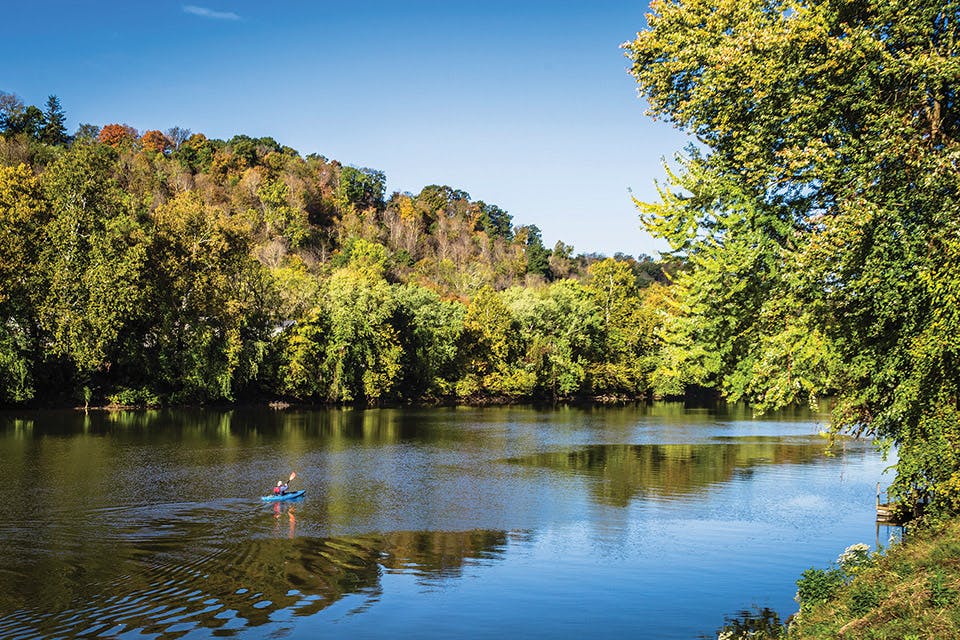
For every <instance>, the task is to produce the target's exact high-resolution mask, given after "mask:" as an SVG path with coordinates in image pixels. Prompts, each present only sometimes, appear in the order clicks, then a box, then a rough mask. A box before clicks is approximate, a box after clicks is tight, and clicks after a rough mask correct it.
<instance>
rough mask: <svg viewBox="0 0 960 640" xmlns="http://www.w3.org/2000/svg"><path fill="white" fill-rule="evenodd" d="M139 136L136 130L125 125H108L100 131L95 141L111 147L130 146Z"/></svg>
mask: <svg viewBox="0 0 960 640" xmlns="http://www.w3.org/2000/svg"><path fill="white" fill-rule="evenodd" d="M138 136H139V134H138V133H137V130H136V129H134V128H133V127H131V126H130V125H127V124H108V125H104V126H103V127H102V128H101V129H100V133H99V134H98V135H97V140H98V141H99V142H102V143H103V144H105V145H109V146H111V147H121V146H125V145H127V146H129V145H132V144H133V142H134V141H135V140H136V139H137V137H138Z"/></svg>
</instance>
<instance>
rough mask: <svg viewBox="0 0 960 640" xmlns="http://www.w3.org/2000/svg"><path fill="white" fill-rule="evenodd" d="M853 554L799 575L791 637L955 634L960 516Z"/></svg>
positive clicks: (959, 634)
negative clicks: (874, 549) (883, 548)
mask: <svg viewBox="0 0 960 640" xmlns="http://www.w3.org/2000/svg"><path fill="white" fill-rule="evenodd" d="M856 555H857V554H856V553H855V552H854V553H853V554H850V553H849V550H848V553H845V554H844V556H847V558H846V559H844V556H841V558H840V559H838V562H837V564H836V565H835V566H834V567H832V568H831V569H827V570H812V571H807V572H805V573H804V575H803V577H802V578H801V579H800V581H799V583H798V587H799V593H800V600H801V603H800V604H801V606H800V609H801V610H800V613H799V614H798V615H797V616H795V617H794V619H793V620H792V621H791V624H790V626H789V632H788V634H787V637H788V638H790V639H801V638H870V639H880V638H889V639H891V640H892V639H894V638H896V639H902V640H907V639H916V640H920V639H931V640H932V639H934V638H936V639H938V640H946V639H948V638H960V519H955V520H952V521H949V522H946V523H940V524H937V525H928V526H926V527H924V528H918V529H917V530H915V531H911V532H910V534H909V535H908V536H907V538H906V539H905V541H904V542H902V543H899V544H895V545H893V546H891V547H890V548H889V549H887V550H886V551H885V552H883V553H877V554H872V555H869V556H867V555H866V554H862V555H860V557H859V558H857V557H856Z"/></svg>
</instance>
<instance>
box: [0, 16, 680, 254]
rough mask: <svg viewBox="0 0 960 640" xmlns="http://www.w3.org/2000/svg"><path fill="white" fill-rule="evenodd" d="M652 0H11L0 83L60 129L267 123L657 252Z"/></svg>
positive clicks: (596, 243)
mask: <svg viewBox="0 0 960 640" xmlns="http://www.w3.org/2000/svg"><path fill="white" fill-rule="evenodd" d="M646 11H647V3H646V2H645V1H638V2H630V1H628V0H594V1H589V0H584V1H582V2H564V1H562V0H558V1H553V2H546V1H539V0H538V1H531V2H521V1H517V2H501V1H498V0H495V1H490V2H456V1H453V0H451V1H449V2H426V1H413V2H386V1H380V0H368V1H366V2H363V3H351V2H328V1H326V0H316V1H312V2H308V1H303V2H299V1H292V0H289V1H282V2H263V1H262V0H261V1H257V2H253V1H250V2H228V1H226V0H220V1H217V2H208V1H206V0H195V1H192V2H186V3H182V2H163V1H153V2H146V1H143V2H141V1H138V0H127V1H125V2H98V3H87V2H79V1H77V2H61V1H57V0H53V1H47V2H43V3H28V2H24V3H15V4H11V5H8V6H6V7H5V8H4V19H5V23H6V24H5V28H4V38H3V39H0V53H2V54H3V59H5V60H7V61H16V62H15V63H13V64H11V63H9V62H8V63H7V64H6V65H4V69H3V70H2V71H0V89H2V90H4V91H8V92H14V93H17V94H18V95H20V96H21V97H22V98H23V99H24V101H25V102H27V103H28V104H37V105H42V104H43V102H45V100H46V97H47V96H48V95H49V94H56V95H57V96H59V98H60V100H61V103H62V105H63V107H64V109H65V110H66V112H67V118H68V127H69V128H70V130H71V131H72V130H74V129H75V128H76V126H77V125H78V124H79V123H81V122H89V123H92V124H97V125H103V124H108V123H111V122H122V123H127V124H130V125H132V126H134V127H136V128H137V129H139V130H140V131H144V130H147V129H161V130H165V129H167V128H169V127H172V126H174V125H176V126H180V127H184V128H188V129H190V130H192V131H194V132H203V133H205V134H206V135H207V136H208V137H215V138H224V139H226V138H230V137H231V136H233V135H234V134H237V133H245V134H247V135H250V136H255V137H258V136H272V137H273V138H275V139H276V140H278V141H279V142H280V143H281V144H286V145H289V146H291V147H293V148H295V149H297V150H298V151H300V152H301V153H302V154H304V155H306V154H308V153H320V154H322V155H324V156H326V157H328V158H331V159H336V160H339V161H341V162H343V163H344V164H351V165H355V166H359V167H372V168H375V169H380V170H382V171H384V172H386V174H387V180H388V190H389V191H393V190H400V191H411V192H414V193H416V192H418V191H419V190H420V189H421V188H422V187H423V186H425V185H427V184H447V185H450V186H452V187H455V188H459V189H463V190H465V191H467V192H468V193H470V194H471V196H472V197H473V199H479V200H484V201H486V202H488V203H494V204H497V205H499V206H500V207H502V208H504V209H506V210H507V211H509V212H510V213H511V215H513V217H514V222H515V223H519V224H536V225H537V226H539V227H540V229H541V230H542V232H543V239H544V242H545V243H546V244H547V245H548V246H552V245H553V243H555V242H556V241H557V240H563V241H564V242H566V243H567V244H571V245H573V246H574V249H575V251H576V252H578V253H579V252H600V253H605V254H607V255H612V254H613V253H615V252H617V251H622V252H624V253H629V254H634V255H637V254H640V253H647V254H651V255H653V254H655V253H656V251H657V249H659V248H663V247H664V246H665V245H664V244H662V243H661V242H658V241H654V240H653V239H652V238H650V236H649V235H647V234H646V232H644V231H643V230H642V229H641V228H640V224H639V220H638V218H637V213H636V210H635V208H634V207H633V204H632V202H631V200H630V193H629V190H630V189H632V190H633V193H634V195H636V196H638V197H640V198H648V199H649V198H653V197H654V194H655V190H654V181H655V180H657V179H660V178H661V177H662V176H663V170H662V164H661V160H662V158H664V157H666V158H671V157H672V156H673V154H674V153H675V152H676V151H678V150H680V149H681V148H682V147H683V145H684V143H685V138H684V137H682V136H681V134H680V133H679V132H677V131H675V130H673V129H672V128H671V127H670V126H669V125H668V124H666V123H663V122H655V121H653V120H652V119H650V118H649V117H647V116H646V115H644V111H645V109H646V105H645V103H644V102H642V101H641V100H640V99H639V98H638V97H637V94H636V86H635V84H634V82H633V79H632V78H631V77H630V76H629V74H628V73H627V66H628V61H627V60H626V58H625V57H624V56H623V52H622V51H621V50H620V49H619V45H620V43H622V42H624V41H627V40H630V39H632V38H633V37H634V36H635V34H636V32H637V31H638V30H640V29H642V28H643V27H644V25H645V20H644V13H645V12H646Z"/></svg>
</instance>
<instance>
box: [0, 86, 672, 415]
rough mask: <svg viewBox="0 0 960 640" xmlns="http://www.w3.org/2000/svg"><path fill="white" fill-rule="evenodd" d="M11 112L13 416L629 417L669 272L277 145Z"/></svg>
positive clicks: (645, 386)
mask: <svg viewBox="0 0 960 640" xmlns="http://www.w3.org/2000/svg"><path fill="white" fill-rule="evenodd" d="M65 121H66V115H65V112H64V110H63V108H62V107H61V105H60V102H59V100H58V99H57V98H56V96H51V97H50V98H49V100H48V101H47V103H46V105H45V106H44V107H43V108H41V107H37V106H33V105H30V106H27V105H25V103H24V102H23V100H22V99H21V98H19V97H18V96H16V95H15V94H11V93H0V133H2V135H0V404H2V405H7V406H9V405H22V404H44V403H53V402H56V403H59V402H80V403H84V404H85V403H93V404H103V403H109V402H115V403H119V404H157V403H197V402H200V403H202V402H218V401H228V402H229V401H240V400H246V399H265V398H277V399H286V400H290V401H302V402H318V403H361V404H368V403H384V402H422V401H428V402H437V401H458V402H467V401H468V402H477V401H512V400H518V399H559V398H578V397H597V396H616V397H639V396H641V395H644V394H648V393H650V392H651V389H652V386H651V385H652V380H651V374H652V372H653V371H654V368H655V361H656V353H657V352H658V350H659V347H658V338H657V335H656V331H657V327H658V326H659V325H660V324H661V318H662V316H663V314H664V313H665V310H666V309H667V307H668V306H669V304H670V300H669V291H670V288H669V286H668V281H669V278H668V277H667V276H666V275H665V274H664V265H663V264H660V263H658V262H655V261H653V260H651V259H650V258H648V257H646V256H641V257H640V258H639V259H634V258H633V257H630V256H625V255H620V254H618V255H617V256H615V257H613V258H605V257H603V256H597V255H574V254H573V248H572V247H571V246H569V245H566V244H564V243H562V242H558V243H557V245H556V246H555V247H553V248H552V249H550V248H547V247H545V246H544V244H543V241H542V238H541V233H540V230H539V229H538V228H537V227H536V226H533V225H518V224H515V223H514V220H513V217H512V216H511V215H510V214H509V213H507V212H506V211H504V210H503V209H501V208H500V207H498V206H496V205H494V204H490V203H487V202H484V201H483V200H476V199H473V198H472V197H471V195H470V194H468V193H466V192H464V191H462V190H459V189H455V188H452V187H449V186H442V185H429V186H426V187H424V188H423V189H421V190H420V192H419V193H416V194H413V193H406V192H403V193H401V192H397V193H392V194H390V195H389V196H388V195H387V194H386V193H385V185H386V179H385V176H384V174H383V172H381V171H377V170H374V169H368V168H359V167H353V166H349V165H344V164H341V163H340V162H338V161H336V160H330V159H327V158H325V157H323V156H320V155H316V154H310V155H307V156H306V157H303V156H301V155H300V154H299V153H298V152H297V151H295V150H294V149H291V148H290V147H287V146H283V145H281V144H279V143H277V142H276V141H275V140H273V139H272V138H251V137H248V136H245V135H236V136H234V137H233V138H231V139H230V140H226V141H224V140H215V139H209V138H207V137H206V136H205V135H203V134H202V133H192V132H190V131H189V130H185V129H182V128H179V127H175V128H172V129H169V130H167V131H165V132H161V131H159V130H150V131H145V132H143V133H142V134H141V133H140V132H138V131H136V130H135V129H133V128H132V127H130V126H127V125H124V124H107V125H105V126H102V127H100V126H93V125H89V124H82V125H80V127H79V128H78V129H77V131H76V132H74V133H73V134H72V135H71V134H68V133H67V131H66V129H65V125H64V123H65Z"/></svg>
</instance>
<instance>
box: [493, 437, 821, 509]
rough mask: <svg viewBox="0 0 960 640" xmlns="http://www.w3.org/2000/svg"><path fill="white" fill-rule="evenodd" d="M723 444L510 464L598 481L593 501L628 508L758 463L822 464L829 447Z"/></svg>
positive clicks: (805, 441)
mask: <svg viewBox="0 0 960 640" xmlns="http://www.w3.org/2000/svg"><path fill="white" fill-rule="evenodd" d="M718 440H720V441H719V442H717V443H716V444H664V445H659V444H657V445H591V446H586V447H582V448H578V449H576V450H573V451H558V452H549V453H538V454H534V455H531V456H525V457H521V458H514V459H511V460H510V462H512V463H514V464H519V465H527V466H536V467H546V468H549V469H554V470H557V471H563V472H567V473H572V474H578V475H585V476H588V477H591V478H595V479H597V480H598V482H595V483H594V484H593V485H592V491H593V495H594V498H595V499H596V500H597V501H598V502H601V503H603V504H609V505H612V506H620V507H623V506H626V505H628V504H629V503H630V502H631V501H633V500H634V499H635V498H637V497H639V496H646V497H654V498H657V497H660V498H670V497H675V496H681V495H684V494H689V493H695V492H698V491H702V490H704V489H705V488H707V487H709V486H710V485H714V484H717V483H722V482H728V481H730V480H731V479H732V478H734V477H735V476H736V477H739V478H746V477H749V476H750V474H751V473H752V471H753V468H754V467H756V466H758V465H768V464H778V465H782V464H807V463H811V462H814V461H817V460H822V459H823V456H824V451H825V449H826V444H825V441H824V440H823V439H822V438H819V437H816V436H813V437H809V438H792V439H788V438H771V439H767V438H756V437H750V438H742V439H740V438H722V439H721V438H718Z"/></svg>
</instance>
